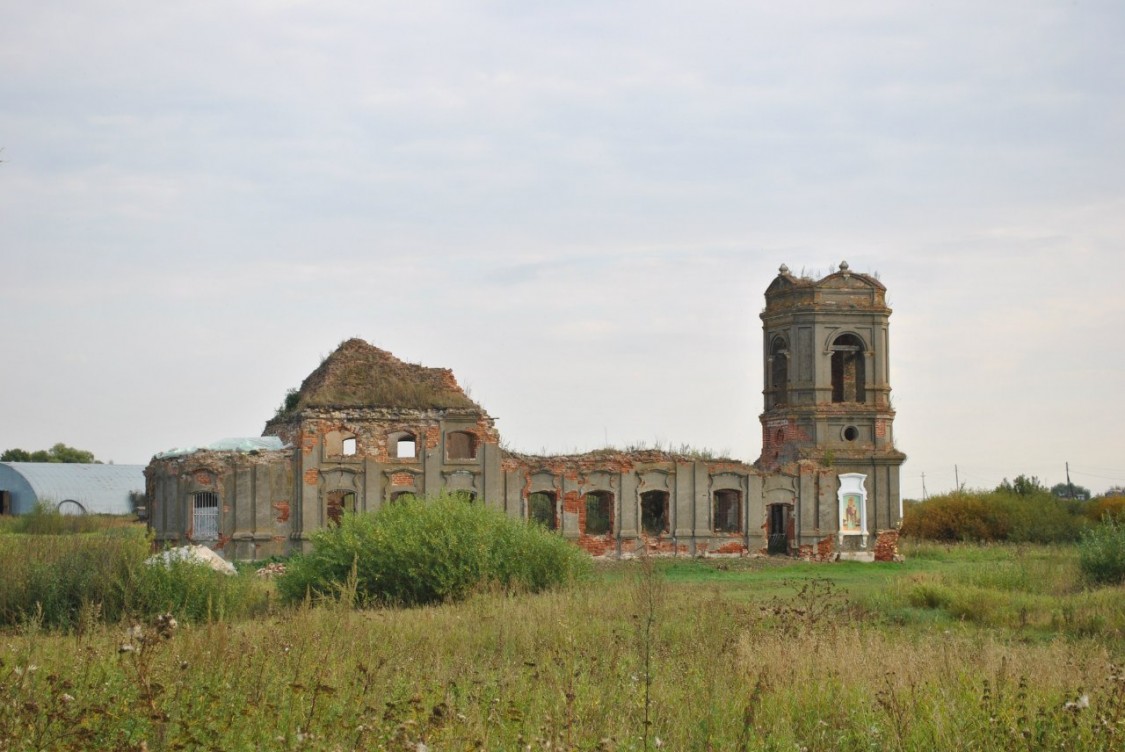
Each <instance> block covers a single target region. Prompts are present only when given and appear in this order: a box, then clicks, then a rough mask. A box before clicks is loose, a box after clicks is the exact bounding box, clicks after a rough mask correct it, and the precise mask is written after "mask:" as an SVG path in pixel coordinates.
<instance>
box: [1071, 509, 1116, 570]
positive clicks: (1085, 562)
mask: <svg viewBox="0 0 1125 752" xmlns="http://www.w3.org/2000/svg"><path fill="white" fill-rule="evenodd" d="M1078 565H1079V567H1081V569H1082V573H1083V574H1084V575H1085V576H1086V578H1087V579H1088V580H1090V581H1091V582H1094V583H1100V584H1112V585H1117V584H1122V583H1125V523H1121V522H1118V521H1117V520H1116V519H1114V518H1113V517H1106V518H1105V519H1104V520H1103V521H1102V522H1101V523H1100V524H1098V525H1096V526H1094V527H1093V528H1091V529H1089V530H1087V531H1086V532H1085V533H1084V534H1083V536H1082V542H1081V543H1080V544H1079V546H1078Z"/></svg>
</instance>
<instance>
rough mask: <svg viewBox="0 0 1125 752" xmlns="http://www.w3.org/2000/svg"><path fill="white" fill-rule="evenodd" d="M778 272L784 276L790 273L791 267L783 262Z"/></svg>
mask: <svg viewBox="0 0 1125 752" xmlns="http://www.w3.org/2000/svg"><path fill="white" fill-rule="evenodd" d="M777 273H778V274H780V275H782V276H784V275H786V274H788V273H789V267H788V266H786V265H785V264H782V265H781V268H780V269H778V270H777Z"/></svg>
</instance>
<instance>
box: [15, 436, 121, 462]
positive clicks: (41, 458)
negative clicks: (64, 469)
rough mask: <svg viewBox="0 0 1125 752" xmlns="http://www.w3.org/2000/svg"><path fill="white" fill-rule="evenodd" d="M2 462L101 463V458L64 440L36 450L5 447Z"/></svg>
mask: <svg viewBox="0 0 1125 752" xmlns="http://www.w3.org/2000/svg"><path fill="white" fill-rule="evenodd" d="M0 462H78V463H86V464H89V463H97V464H99V465H100V464H101V462H100V461H99V460H96V459H94V453H93V452H87V451H86V450H85V449H76V448H74V447H71V446H67V445H66V444H63V443H62V442H59V443H58V444H55V445H54V446H53V447H51V448H50V449H37V450H35V451H34V452H29V451H27V450H26V449H18V448H17V449H5V450H4V453H3V454H0Z"/></svg>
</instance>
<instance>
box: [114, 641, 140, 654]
mask: <svg viewBox="0 0 1125 752" xmlns="http://www.w3.org/2000/svg"><path fill="white" fill-rule="evenodd" d="M134 650H136V648H134V647H133V646H132V645H130V644H129V643H127V642H123V643H121V647H119V648H117V652H118V653H132V652H133V651H134Z"/></svg>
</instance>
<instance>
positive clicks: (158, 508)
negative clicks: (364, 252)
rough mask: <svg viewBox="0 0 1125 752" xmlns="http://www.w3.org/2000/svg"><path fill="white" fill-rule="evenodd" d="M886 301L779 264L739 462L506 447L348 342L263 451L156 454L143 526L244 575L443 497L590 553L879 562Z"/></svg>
mask: <svg viewBox="0 0 1125 752" xmlns="http://www.w3.org/2000/svg"><path fill="white" fill-rule="evenodd" d="M885 292H886V289H885V288H884V287H883V286H882V284H880V283H879V282H878V281H877V280H875V279H874V278H872V277H870V276H867V275H864V274H856V273H853V272H851V271H849V270H848V268H847V265H846V264H841V266H840V270H839V271H838V272H836V273H834V274H830V275H828V276H827V277H825V278H823V279H820V280H812V279H808V278H801V277H794V276H793V275H791V274H790V273H789V271H788V269H786V268H785V267H784V266H783V267H782V268H781V272H780V274H779V275H778V277H777V278H776V279H775V280H774V282H773V283H772V284H771V285H770V287H769V288H768V289H767V291H766V308H765V310H764V311H763V312H762V315H761V317H762V321H763V328H764V334H765V336H764V348H765V351H764V365H765V389H764V395H765V411H764V412H763V413H762V415H761V416H760V420H761V424H762V436H763V441H762V454H761V456H760V458H759V459H758V461H757V462H756V463H755V464H753V465H750V464H747V463H744V462H740V461H738V460H735V459H729V458H723V459H715V458H709V457H708V458H704V457H696V456H691V455H687V454H676V453H670V452H663V451H658V450H643V451H618V450H612V449H606V450H598V451H594V452H588V453H585V454H579V455H558V456H546V457H541V456H535V455H528V454H519V453H516V452H511V451H507V450H505V449H502V448H501V446H500V435H499V433H498V432H497V430H496V427H495V423H494V420H493V419H492V418H491V417H490V416H489V415H488V413H487V412H485V410H484V409H483V408H482V407H481V406H480V405H478V404H476V403H475V402H473V401H472V400H471V399H470V398H469V397H468V396H467V395H466V394H465V392H464V391H463V390H462V389H461V388H460V387H459V386H458V384H457V381H456V379H455V378H454V376H453V373H452V372H451V371H449V370H447V369H440V368H426V367H424V366H420V365H414V364H409V363H404V362H402V361H401V360H399V359H397V358H395V357H394V356H393V355H391V354H390V353H388V352H386V351H383V350H380V349H379V348H377V347H374V346H373V345H370V344H368V343H366V342H364V341H362V340H358V339H352V340H348V341H346V342H344V343H343V344H341V345H340V346H339V348H337V350H336V351H335V352H333V353H332V354H331V355H330V356H328V358H326V359H325V360H324V362H323V363H321V365H320V366H319V367H318V368H317V369H316V370H315V371H313V373H311V374H310V375H309V376H308V378H306V379H305V381H304V382H303V383H302V384H301V388H300V389H299V390H298V391H296V392H295V393H292V394H291V395H290V397H289V399H287V400H286V404H285V405H284V406H283V407H282V408H281V409H280V410H279V411H278V414H277V415H275V416H274V417H273V418H271V419H270V420H269V421H268V422H267V423H266V426H265V430H264V431H263V437H264V438H263V439H257V440H247V441H249V442H250V443H249V444H248V445H247V446H239V447H229V446H220V447H217V448H204V449H200V450H198V451H184V452H172V453H166V454H164V455H157V456H156V457H154V458H153V460H152V461H151V463H150V464H149V466H148V468H147V469H146V471H145V475H146V479H147V495H148V503H149V506H150V509H151V515H150V525H151V526H152V529H153V531H154V534H155V537H156V540H157V541H158V542H159V543H171V544H178V543H181V542H186V541H192V542H206V543H208V544H209V545H211V546H212V547H213V548H215V549H217V550H219V551H221V552H222V553H223V555H224V556H226V557H227V558H230V559H259V558H264V557H267V556H270V555H273V554H284V553H287V552H289V551H292V550H300V549H302V548H303V547H304V546H305V545H307V541H308V537H309V533H310V532H312V531H314V530H317V529H319V528H321V527H324V526H326V525H331V524H333V523H334V522H336V521H338V520H339V519H340V517H341V515H344V514H349V513H354V512H364V511H375V510H378V509H379V508H380V507H381V506H382V505H384V504H390V503H394V501H395V500H396V499H398V498H399V497H401V496H403V495H404V494H412V495H419V496H421V495H426V494H433V493H436V492H438V491H441V490H446V491H450V492H454V493H458V494H461V495H463V496H464V497H465V499H466V501H467V502H475V503H487V504H491V505H494V506H496V507H499V508H501V509H503V510H504V511H505V512H507V513H508V514H510V515H512V516H515V517H520V518H523V519H528V520H534V521H537V522H539V523H540V524H542V525H544V526H546V527H548V528H549V529H552V530H556V531H558V533H559V534H560V535H562V536H564V537H565V538H567V539H569V540H573V541H574V542H575V543H576V544H577V545H579V546H581V547H582V548H584V549H585V550H587V551H589V552H590V553H591V554H594V555H605V556H628V555H632V554H635V553H637V552H640V551H642V550H645V549H647V550H649V551H652V552H657V553H662V554H682V555H693V556H695V555H744V554H747V553H759V552H761V553H777V554H789V555H799V556H804V557H806V558H810V559H829V558H836V557H838V556H844V557H851V558H858V559H872V558H875V556H876V554H880V558H883V557H885V556H890V555H894V552H895V551H896V549H895V546H894V542H893V541H894V540H895V538H894V537H891V536H893V535H894V529H895V528H896V526H897V524H898V522H899V520H900V518H901V510H900V508H899V490H898V471H899V466H900V465H901V464H902V462H903V460H904V459H905V455H903V454H902V453H901V452H898V451H896V450H895V449H894V445H893V439H892V433H891V423H892V421H893V419H894V411H893V410H892V409H891V407H890V401H889V393H890V386H889V382H888V371H889V369H888V362H887V321H888V317H889V316H890V313H891V311H890V309H889V308H887V306H886V302H885ZM883 531H890V535H888V536H885V538H886V540H885V542H883V543H880V541H881V540H883V539H882V538H880V533H881V532H883ZM869 539H870V540H869ZM887 552H891V553H890V554H888V553H887Z"/></svg>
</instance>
